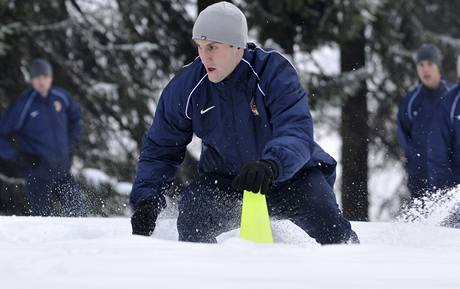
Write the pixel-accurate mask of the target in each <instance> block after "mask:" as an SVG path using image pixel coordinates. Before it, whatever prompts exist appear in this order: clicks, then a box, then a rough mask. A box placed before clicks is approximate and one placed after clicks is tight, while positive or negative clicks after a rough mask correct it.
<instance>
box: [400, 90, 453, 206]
mask: <svg viewBox="0 0 460 289" xmlns="http://www.w3.org/2000/svg"><path fill="white" fill-rule="evenodd" d="M448 90H449V87H448V86H447V84H446V82H445V81H442V82H441V85H440V86H439V88H438V89H436V90H432V89H429V88H427V87H426V86H424V85H422V84H419V85H417V87H416V88H415V89H413V90H412V91H411V92H409V94H408V95H407V96H406V97H405V98H404V99H403V100H402V101H401V103H400V105H399V112H398V141H399V144H400V146H401V148H402V150H403V152H404V154H405V156H406V160H407V162H406V171H407V174H408V188H409V191H410V192H411V196H412V197H414V198H416V197H420V196H421V195H422V194H423V193H424V192H425V191H426V190H428V189H429V182H428V163H427V139H428V136H429V135H430V134H431V133H432V132H433V130H434V129H435V128H434V127H433V122H434V119H433V115H434V113H435V111H436V110H437V108H438V106H439V103H440V102H441V101H442V99H443V98H444V97H445V95H446V93H447V91H448Z"/></svg>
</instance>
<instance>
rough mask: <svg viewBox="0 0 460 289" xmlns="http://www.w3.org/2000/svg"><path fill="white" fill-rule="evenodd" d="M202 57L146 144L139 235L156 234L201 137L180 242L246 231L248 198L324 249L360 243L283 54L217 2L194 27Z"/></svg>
mask: <svg viewBox="0 0 460 289" xmlns="http://www.w3.org/2000/svg"><path fill="white" fill-rule="evenodd" d="M193 39H194V41H195V43H196V45H197V48H198V54H199V58H197V59H195V61H193V62H192V63H191V64H189V65H187V66H185V67H184V68H183V69H182V70H181V71H180V72H179V73H178V74H177V75H176V76H175V77H174V78H173V79H172V80H171V81H170V82H169V84H168V85H167V86H166V88H165V89H164V91H163V93H162V95H161V98H160V101H159V103H158V106H157V109H156V113H155V118H154V121H153V124H152V127H151V128H150V130H149V131H148V133H147V134H146V136H145V138H144V147H143V149H142V152H141V155H140V158H139V162H138V168H137V176H136V179H135V182H134V185H133V189H132V192H131V195H130V202H131V205H132V206H133V208H134V210H135V212H134V214H133V216H132V218H131V223H132V229H133V234H138V235H147V236H148V235H151V234H152V233H153V230H154V228H155V222H156V219H157V216H158V214H159V212H160V210H161V209H162V208H163V207H164V206H165V200H164V196H163V190H164V188H165V187H167V186H168V184H170V183H171V181H172V180H173V178H174V175H175V173H176V171H177V169H178V166H179V165H180V164H181V163H182V161H183V159H184V154H185V151H186V146H187V144H188V143H189V142H190V141H191V139H192V135H193V134H194V133H195V134H196V135H197V136H198V137H200V138H201V139H202V151H201V158H200V162H199V176H198V177H197V178H196V179H195V180H193V181H192V182H191V184H190V185H189V186H187V187H186V188H185V189H184V190H183V192H182V195H181V199H180V201H179V217H178V220H177V228H178V232H179V240H181V241H191V242H216V236H218V235H219V234H221V233H223V232H225V231H228V230H231V229H233V228H235V227H237V226H238V223H239V219H240V208H241V198H242V192H243V190H249V191H253V192H259V191H260V193H262V194H265V195H266V198H267V203H268V207H269V212H270V215H271V216H272V217H279V218H283V219H289V220H291V221H292V222H293V223H295V224H296V225H298V226H299V227H301V228H302V229H303V230H305V232H307V233H308V234H309V235H310V236H312V237H313V238H315V239H316V241H317V242H319V243H321V244H332V243H347V242H358V237H357V235H356V234H355V232H354V231H353V230H352V229H351V225H350V223H349V222H348V221H347V220H346V219H345V218H344V217H343V215H342V213H341V211H340V210H339V208H338V205H337V202H336V199H335V196H334V193H333V190H332V187H333V184H334V181H335V167H336V162H335V160H334V159H333V158H332V157H331V156H329V155H328V154H327V153H326V152H324V151H323V150H322V149H321V147H319V145H318V144H316V143H315V141H314V140H313V121H312V118H311V115H310V112H309V108H308V99H307V93H306V92H305V91H304V90H303V88H302V87H301V85H300V83H299V78H298V75H297V72H296V70H295V68H294V67H293V66H292V65H291V63H290V62H289V61H288V60H287V59H286V58H284V57H283V56H282V55H281V54H279V53H278V52H276V51H265V50H263V49H261V48H259V47H256V46H255V45H254V44H251V43H250V44H247V24H246V18H245V16H244V14H243V13H242V12H241V11H240V10H239V9H238V8H237V7H236V6H234V5H233V4H230V3H228V2H219V3H217V4H213V5H211V6H209V7H207V8H206V9H205V10H203V11H202V12H201V13H200V15H199V16H198V18H197V20H196V22H195V25H194V27H193Z"/></svg>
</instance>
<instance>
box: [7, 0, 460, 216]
mask: <svg viewBox="0 0 460 289" xmlns="http://www.w3.org/2000/svg"><path fill="white" fill-rule="evenodd" d="M214 2H218V1H209V0H208V1H200V0H198V1H192V0H182V1H181V0H173V1H165V0H157V1H147V0H140V1H134V2H133V1H127V0H101V1H90V0H66V1H60V0H50V1H45V2H43V3H42V2H37V1H12V0H0V67H1V69H0V111H2V110H3V109H4V108H5V107H6V106H7V105H8V104H9V103H10V102H12V101H14V99H15V98H16V97H17V96H18V95H19V94H20V93H21V91H22V90H23V89H25V88H26V87H27V83H28V74H27V64H28V63H29V62H30V61H31V60H32V59H33V58H35V57H44V58H47V59H49V60H50V61H51V63H52V65H53V68H54V72H55V73H54V82H55V84H56V85H58V86H62V87H64V88H66V89H67V90H69V91H70V92H71V93H72V94H73V96H74V97H75V98H76V99H77V100H78V101H79V103H80V104H81V106H82V111H83V113H84V133H83V136H82V142H81V144H80V146H79V148H78V151H77V152H76V157H75V161H74V166H73V171H74V172H75V173H76V175H77V177H78V178H79V181H80V183H81V185H82V187H83V188H84V189H85V191H86V192H87V193H88V198H89V199H90V200H91V203H92V205H93V211H94V213H95V214H99V215H112V214H123V213H126V210H125V209H126V193H127V192H129V184H127V183H129V182H131V181H132V179H133V177H134V174H135V164H136V160H137V156H138V154H139V150H140V148H141V147H142V137H143V135H144V133H145V132H146V131H147V129H148V128H149V126H150V124H151V121H152V119H153V115H154V112H155V108H156V102H157V100H158V97H159V95H160V93H161V89H162V88H163V87H164V85H165V84H166V83H167V81H168V80H169V79H170V78H171V77H172V76H173V75H174V73H175V72H177V71H178V70H179V69H180V68H181V66H182V65H184V64H186V63H188V62H190V61H191V60H193V59H194V58H195V57H196V56H197V53H196V51H195V48H194V45H193V42H192V41H191V32H192V31H191V30H192V26H193V21H194V18H195V17H196V14H197V13H198V11H200V10H202V9H203V8H204V7H206V6H208V5H209V4H212V3H214ZM233 2H234V3H235V4H236V5H238V6H240V7H241V8H242V10H243V11H244V12H245V14H246V15H247V17H248V24H249V27H250V39H252V40H253V41H255V42H257V43H258V44H261V45H262V46H264V47H266V48H270V47H271V48H276V49H279V50H281V51H282V52H283V53H284V54H285V55H287V56H288V57H289V58H291V60H292V62H293V63H294V65H295V66H296V67H297V68H298V71H299V73H300V75H301V80H302V82H303V84H304V86H305V88H306V89H308V90H309V92H310V104H311V109H312V111H313V114H314V117H315V121H316V123H317V128H318V129H317V131H318V132H326V135H328V134H337V136H338V137H339V140H340V142H341V144H342V145H341V151H340V155H338V156H336V157H338V158H339V159H340V164H341V169H340V170H339V172H340V174H339V182H338V186H337V187H336V190H337V191H338V192H339V193H340V196H341V201H342V204H343V208H344V213H345V214H346V215H347V217H349V218H350V219H352V220H368V219H385V218H391V216H392V215H393V214H396V213H397V210H398V207H399V201H400V200H401V198H403V197H404V195H405V187H404V186H405V180H404V178H403V177H402V175H401V174H403V169H402V168H403V167H402V158H401V154H400V152H399V147H398V145H397V143H396V136H395V131H396V121H395V116H396V111H397V104H398V102H399V100H400V99H401V98H402V97H403V96H404V95H405V94H406V93H407V91H408V90H409V89H410V87H412V86H413V85H415V84H416V82H417V77H416V74H415V66H414V64H413V60H412V57H413V53H414V52H415V50H416V49H417V48H418V47H419V46H420V45H421V44H422V43H424V42H431V43H434V44H436V45H438V46H439V47H440V48H441V50H442V51H443V53H444V56H445V58H444V62H443V66H444V76H445V78H446V79H447V80H448V81H450V82H454V81H456V79H457V75H456V69H455V68H456V66H455V63H456V56H457V54H458V51H459V48H460V40H459V39H460V29H459V27H460V25H457V23H458V22H459V21H460V20H459V19H458V17H456V15H455V11H458V8H460V7H458V6H460V3H457V1H440V0H437V1H426V0H420V1H402V2H401V1H389V0H383V1H371V0H357V1H326V0H285V1H275V0H266V1H259V0H254V1H243V0H240V1H233ZM324 49H329V50H330V51H333V52H334V53H336V54H337V63H336V64H335V65H336V66H337V69H336V71H332V72H331V70H330V69H328V67H327V66H325V65H324V63H321V59H320V58H318V57H316V55H317V54H318V53H320V52H321V51H324ZM323 58H324V57H323ZM325 149H326V150H328V148H327V147H325ZM90 168H93V171H91V170H89V169H90ZM94 169H96V170H97V171H98V173H99V177H97V176H96V175H97V174H95V173H94ZM195 173H196V154H195V155H194V154H193V153H189V154H188V155H187V158H186V162H185V164H184V166H183V168H182V169H181V171H180V174H179V176H178V179H177V183H178V184H180V183H184V182H186V181H187V180H189V179H190V177H191V176H193V175H194V174H195ZM385 174H386V175H388V176H391V177H393V178H395V177H396V178H397V180H396V181H394V180H393V181H394V182H395V183H396V185H395V186H394V188H390V187H388V186H383V184H384V183H385V180H383V181H382V178H381V176H382V175H385ZM0 182H1V184H0V185H1V190H0V213H3V214H13V213H14V214H27V205H26V204H25V203H24V200H23V197H22V195H21V184H13V183H11V182H9V181H7V180H0Z"/></svg>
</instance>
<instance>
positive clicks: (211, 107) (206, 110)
mask: <svg viewBox="0 0 460 289" xmlns="http://www.w3.org/2000/svg"><path fill="white" fill-rule="evenodd" d="M214 107H216V106H215V105H213V106H210V107H208V108H207V109H202V110H200V113H201V114H205V113H207V112H208V111H210V110H211V109H213V108H214Z"/></svg>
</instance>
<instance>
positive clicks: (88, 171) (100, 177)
mask: <svg viewBox="0 0 460 289" xmlns="http://www.w3.org/2000/svg"><path fill="white" fill-rule="evenodd" d="M80 174H81V175H82V176H83V178H84V179H85V180H86V181H87V182H89V183H90V184H91V185H93V186H94V187H96V188H98V187H100V186H103V185H104V184H109V185H110V186H111V187H112V188H113V189H114V190H115V191H116V192H117V193H118V194H120V195H124V196H128V195H129V194H130V193H131V188H132V186H133V184H132V183H128V182H120V181H118V180H117V179H116V178H113V177H110V176H108V175H107V174H106V173H104V172H103V171H101V170H99V169H96V168H84V169H81V170H80Z"/></svg>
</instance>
